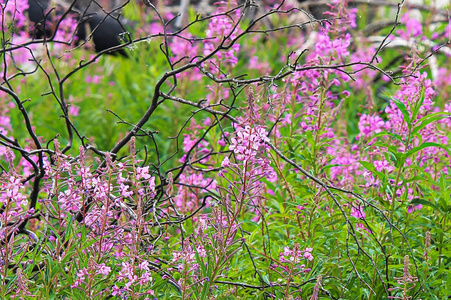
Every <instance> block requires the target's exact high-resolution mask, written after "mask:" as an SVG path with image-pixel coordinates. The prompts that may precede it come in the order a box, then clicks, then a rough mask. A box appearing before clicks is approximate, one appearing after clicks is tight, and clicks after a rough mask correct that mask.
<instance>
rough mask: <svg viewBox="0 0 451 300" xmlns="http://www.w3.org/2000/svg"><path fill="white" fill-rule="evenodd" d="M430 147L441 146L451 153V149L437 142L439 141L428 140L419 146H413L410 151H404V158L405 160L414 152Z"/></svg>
mask: <svg viewBox="0 0 451 300" xmlns="http://www.w3.org/2000/svg"><path fill="white" fill-rule="evenodd" d="M429 147H437V148H441V149H443V150H445V151H446V153H448V155H451V153H450V151H449V149H448V148H446V147H445V146H443V145H440V144H437V143H433V142H426V143H423V144H421V145H419V146H416V147H413V148H412V149H410V150H409V151H407V152H406V153H404V155H403V156H402V159H404V160H405V159H406V158H408V157H410V156H411V155H412V154H414V153H416V152H418V151H421V150H423V149H425V148H429Z"/></svg>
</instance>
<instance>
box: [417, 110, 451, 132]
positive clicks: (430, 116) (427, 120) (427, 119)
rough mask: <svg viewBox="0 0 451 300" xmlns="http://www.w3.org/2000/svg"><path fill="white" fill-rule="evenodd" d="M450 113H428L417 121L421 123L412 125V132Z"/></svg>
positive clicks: (446, 116)
mask: <svg viewBox="0 0 451 300" xmlns="http://www.w3.org/2000/svg"><path fill="white" fill-rule="evenodd" d="M450 115H451V114H450V113H445V112H438V113H433V114H428V115H426V116H424V117H422V118H421V119H419V120H418V121H417V123H420V122H421V123H420V124H418V125H417V126H415V127H414V129H413V130H412V134H416V133H417V132H418V131H420V130H421V129H423V128H424V127H425V126H427V125H429V124H431V123H432V122H435V121H438V120H442V119H445V118H448V117H449V116H450Z"/></svg>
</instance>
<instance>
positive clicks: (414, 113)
mask: <svg viewBox="0 0 451 300" xmlns="http://www.w3.org/2000/svg"><path fill="white" fill-rule="evenodd" d="M423 102H424V85H423V88H422V89H421V95H420V99H419V101H417V103H415V107H414V109H413V111H412V119H411V120H412V121H415V120H416V119H417V116H418V112H419V111H420V108H421V105H423Z"/></svg>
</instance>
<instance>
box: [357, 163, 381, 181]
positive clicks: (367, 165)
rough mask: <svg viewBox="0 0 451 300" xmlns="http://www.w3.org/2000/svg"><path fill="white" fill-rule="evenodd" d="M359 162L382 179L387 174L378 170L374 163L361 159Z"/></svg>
mask: <svg viewBox="0 0 451 300" xmlns="http://www.w3.org/2000/svg"><path fill="white" fill-rule="evenodd" d="M359 163H360V164H361V165H362V166H363V167H364V168H365V169H367V170H368V171H370V172H371V173H373V174H375V175H377V177H378V178H380V179H382V178H384V177H385V174H384V173H382V172H379V171H377V170H376V168H375V167H374V166H373V164H372V163H370V162H367V161H363V160H360V161H359Z"/></svg>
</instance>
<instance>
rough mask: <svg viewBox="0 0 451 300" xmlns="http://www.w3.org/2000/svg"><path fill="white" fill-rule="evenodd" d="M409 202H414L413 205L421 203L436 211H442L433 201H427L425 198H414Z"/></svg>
mask: <svg viewBox="0 0 451 300" xmlns="http://www.w3.org/2000/svg"><path fill="white" fill-rule="evenodd" d="M410 204H414V205H415V204H422V205H425V206H429V207H432V208H433V209H435V210H436V211H438V212H440V213H442V214H443V211H442V210H441V209H440V208H439V207H437V206H436V205H435V204H434V203H432V202H430V201H427V200H425V199H421V198H415V199H413V200H412V201H410Z"/></svg>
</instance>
